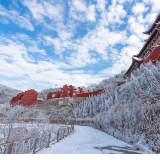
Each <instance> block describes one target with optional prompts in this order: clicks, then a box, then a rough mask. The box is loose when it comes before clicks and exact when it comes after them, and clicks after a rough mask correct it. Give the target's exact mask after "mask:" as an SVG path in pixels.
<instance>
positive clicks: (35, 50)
mask: <svg viewBox="0 0 160 160" xmlns="http://www.w3.org/2000/svg"><path fill="white" fill-rule="evenodd" d="M28 51H30V52H32V53H41V54H42V55H46V52H45V50H43V49H39V48H38V47H37V46H32V47H29V49H28Z"/></svg>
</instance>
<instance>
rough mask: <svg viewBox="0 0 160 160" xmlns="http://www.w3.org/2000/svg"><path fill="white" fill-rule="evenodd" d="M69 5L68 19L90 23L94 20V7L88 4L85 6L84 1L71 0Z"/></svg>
mask: <svg viewBox="0 0 160 160" xmlns="http://www.w3.org/2000/svg"><path fill="white" fill-rule="evenodd" d="M69 5H70V12H69V13H70V17H71V18H72V19H75V20H78V21H82V22H85V21H91V22H94V21H95V20H96V13H95V5H93V4H90V5H88V6H87V4H86V2H85V1H84V0H72V1H71V3H69Z"/></svg>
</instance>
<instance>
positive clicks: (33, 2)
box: [22, 0, 63, 22]
mask: <svg viewBox="0 0 160 160" xmlns="http://www.w3.org/2000/svg"><path fill="white" fill-rule="evenodd" d="M22 4H23V5H25V6H26V7H28V9H29V10H30V11H31V13H32V16H33V17H34V18H35V19H36V20H37V21H39V22H44V21H45V20H44V18H45V17H46V18H49V19H51V20H53V19H54V20H55V21H57V20H58V21H59V20H62V18H63V7H62V6H61V5H60V4H55V3H53V4H52V3H51V1H50V2H47V1H45V0H44V1H41V3H39V2H38V1H37V0H24V1H22Z"/></svg>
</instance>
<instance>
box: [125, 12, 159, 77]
mask: <svg viewBox="0 0 160 160" xmlns="http://www.w3.org/2000/svg"><path fill="white" fill-rule="evenodd" d="M143 33H144V34H147V35H149V38H148V39H147V40H145V41H146V43H145V44H144V46H143V48H142V49H141V50H140V52H139V53H138V54H137V55H134V56H133V57H132V64H131V66H130V67H129V69H128V70H127V72H126V73H125V77H130V75H131V73H132V72H133V71H134V70H136V69H137V68H139V67H140V65H141V64H145V63H147V62H149V61H150V60H151V61H152V63H153V64H156V61H157V60H160V14H159V15H158V16H157V18H156V19H155V21H154V23H153V24H152V26H151V27H150V29H149V30H147V31H145V32H143Z"/></svg>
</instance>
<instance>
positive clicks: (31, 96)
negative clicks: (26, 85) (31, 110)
mask: <svg viewBox="0 0 160 160" xmlns="http://www.w3.org/2000/svg"><path fill="white" fill-rule="evenodd" d="M37 97H38V92H36V91H35V90H33V89H30V90H28V91H25V92H24V96H23V98H22V100H21V103H20V104H21V105H23V106H30V105H34V104H36V102H37ZM25 101H26V102H25Z"/></svg>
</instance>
